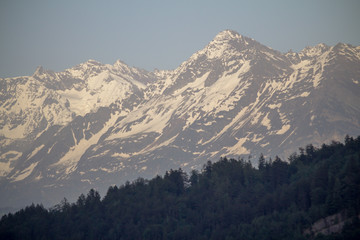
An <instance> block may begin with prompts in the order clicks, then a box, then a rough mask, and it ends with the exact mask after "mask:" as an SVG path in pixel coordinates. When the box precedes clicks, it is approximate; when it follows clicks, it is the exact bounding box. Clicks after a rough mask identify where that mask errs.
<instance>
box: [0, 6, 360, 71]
mask: <svg viewBox="0 0 360 240" xmlns="http://www.w3.org/2000/svg"><path fill="white" fill-rule="evenodd" d="M225 29H232V30H235V31H237V32H238V33H240V34H242V35H245V36H248V37H251V38H254V39H255V40H257V41H259V42H260V43H262V44H264V45H267V46H269V47H271V48H273V49H276V50H279V51H281V52H287V51H288V50H289V49H292V50H293V51H297V52H298V51H300V50H301V49H303V48H304V47H306V46H313V45H316V44H318V43H321V42H322V43H325V44H328V45H335V44H336V43H338V42H343V43H350V44H352V45H360V1H359V0H337V1H335V0H301V1H299V0H294V1H292V0H283V1H276V0H272V1H269V0H264V1H257V0H251V1H240V0H237V1H236V0H219V1H212V0H203V1H202V0H198V1H196V0H181V1H179V0H176V1H172V0H163V1H158V0H151V1H150V0H142V1H140V0H126V1H125V0H123V1H120V0H118V1H110V0H109V1H107V0H103V1H100V0H99V1H92V0H81V1H80V0H79V1H76V0H61V1H56V0H53V1H51V0H42V1H41V0H31V1H29V0H22V1H20V0H0V77H12V76H20V75H32V74H33V72H34V71H35V69H36V67H37V66H39V65H42V66H44V68H46V69H51V70H54V71H62V70H64V69H66V68H69V67H72V66H74V65H76V64H79V63H81V62H85V61H87V60H88V59H95V60H97V61H100V62H102V63H110V64H113V63H114V62H115V61H116V60H117V59H120V60H122V61H124V62H125V63H127V64H129V65H130V66H136V67H140V68H144V69H147V70H153V69H154V68H158V69H174V68H176V67H178V66H179V65H180V64H181V63H182V62H183V61H185V60H186V59H188V58H189V57H190V56H191V55H192V54H193V53H194V52H196V51H198V50H200V49H202V48H203V47H204V46H205V45H206V44H207V43H208V42H210V41H211V40H212V39H213V38H214V37H215V35H216V34H217V33H218V32H220V31H222V30H225Z"/></svg>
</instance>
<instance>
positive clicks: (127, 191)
mask: <svg viewBox="0 0 360 240" xmlns="http://www.w3.org/2000/svg"><path fill="white" fill-rule="evenodd" d="M339 212H342V213H345V214H346V215H347V217H348V219H351V221H349V223H347V224H346V225H345V227H344V228H343V231H342V232H341V233H337V234H333V235H330V236H324V235H317V236H309V235H305V234H304V230H305V229H306V228H309V227H310V226H311V225H312V224H313V223H314V222H316V221H317V220H319V219H321V218H324V217H326V216H329V215H332V214H335V213H339ZM359 213H360V137H357V138H356V139H353V138H351V137H346V138H345V143H344V144H343V143H339V142H332V143H331V144H330V145H322V147H321V148H315V147H313V146H312V145H308V146H306V147H305V148H304V149H302V148H301V149H300V152H299V153H294V154H292V155H291V156H290V157H289V159H288V161H282V160H281V159H280V158H278V157H275V159H274V160H271V159H268V160H266V159H265V158H264V157H263V156H262V155H261V156H260V158H259V165H258V166H256V167H254V166H252V164H251V163H250V162H249V161H247V160H244V159H238V160H236V159H227V158H222V159H220V160H219V161H218V162H215V163H211V162H208V163H207V164H206V165H204V167H203V169H202V170H201V171H196V170H194V171H192V172H191V173H189V174H187V173H185V172H184V171H182V170H181V169H178V170H170V171H168V172H167V173H166V174H165V175H164V176H163V177H160V176H157V177H155V178H153V179H151V180H145V179H142V178H139V179H138V180H136V181H134V182H132V183H129V182H127V183H126V184H124V185H122V186H120V187H117V186H112V187H110V188H109V189H108V192H107V194H106V196H105V197H104V198H103V199H101V197H100V195H99V193H98V192H97V191H95V190H91V191H90V192H89V193H88V194H87V195H86V196H85V195H81V196H80V197H79V199H78V200H77V202H76V203H69V202H67V201H66V199H64V201H62V202H61V203H60V204H59V205H57V206H55V207H53V208H51V209H45V208H44V207H42V206H41V205H32V206H29V207H26V208H25V209H22V210H20V211H18V212H17V213H15V214H8V215H5V216H3V217H2V219H1V221H0V239H227V240H230V239H250V240H251V239H264V240H265V239H277V240H279V239H298V240H300V239H310V238H311V239H314V238H315V239H334V240H335V239H336V240H340V239H360V222H359V220H358V217H357V216H358V215H359Z"/></svg>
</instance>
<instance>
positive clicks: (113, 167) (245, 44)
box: [0, 30, 360, 207]
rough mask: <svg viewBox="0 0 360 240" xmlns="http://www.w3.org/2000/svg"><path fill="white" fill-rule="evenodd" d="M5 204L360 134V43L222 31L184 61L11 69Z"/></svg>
mask: <svg viewBox="0 0 360 240" xmlns="http://www.w3.org/2000/svg"><path fill="white" fill-rule="evenodd" d="M0 91H1V92H0V142H1V145H0V192H1V193H2V194H1V196H0V207H22V206H24V205H25V204H29V203H31V202H43V203H44V204H45V205H46V206H50V205H53V204H55V203H58V202H59V201H60V200H61V199H62V198H63V197H66V198H68V199H69V200H70V201H74V200H75V198H76V197H77V196H79V194H80V193H84V192H87V191H88V190H89V189H90V188H96V189H98V190H99V191H100V192H102V193H105V191H106V190H107V188H108V187H109V186H110V185H113V184H117V185H119V184H123V183H125V181H127V180H129V181H132V180H134V179H136V178H137V177H145V178H150V177H153V176H155V175H156V174H164V172H165V171H166V170H169V169H170V168H173V169H177V168H179V167H181V168H182V169H184V170H186V171H190V170H191V169H194V168H195V169H199V168H201V167H202V166H203V164H204V163H205V162H206V161H208V160H212V161H216V160H218V159H219V158H220V157H221V156H229V157H237V156H244V157H246V158H249V159H250V160H251V161H252V162H254V163H255V164H256V163H257V158H258V156H259V155H260V153H263V154H264V155H265V157H275V155H279V156H280V157H281V158H283V159H286V157H288V156H289V155H290V154H291V153H293V152H295V151H296V150H297V149H298V147H300V146H304V145H305V144H309V143H312V144H314V145H315V146H316V145H318V144H321V143H324V142H328V141H330V140H342V139H343V138H344V136H345V135H346V134H349V135H352V136H356V135H359V134H360V105H359V103H360V47H354V46H351V45H348V44H342V43H339V44H337V45H336V46H326V45H324V44H319V45H317V46H315V47H307V48H305V49H304V50H302V51H301V52H299V53H294V52H288V53H286V54H283V53H280V52H278V51H275V50H273V49H271V48H268V47H266V46H264V45H262V44H260V43H258V42H256V41H255V40H253V39H251V38H248V37H244V36H241V35H239V34H238V33H236V32H233V31H229V30H226V31H223V32H221V33H219V34H218V35H217V36H216V37H215V38H214V39H213V40H212V41H211V42H210V43H209V44H208V45H207V46H206V47H205V48H204V49H202V50H200V51H198V52H197V53H195V54H193V55H192V56H191V57H190V58H189V59H188V60H187V61H185V62H184V63H183V64H181V65H180V66H179V67H178V68H177V69H175V70H171V71H154V72H147V71H144V70H140V69H137V68H132V67H129V66H127V65H126V64H124V63H122V62H121V61H117V62H116V63H115V64H114V65H104V64H101V63H99V62H96V61H94V60H89V61H88V62H86V63H83V64H80V65H78V66H75V67H73V68H71V69H67V70H65V71H63V72H59V73H55V72H52V71H47V70H44V69H43V68H42V67H39V68H38V69H37V70H36V72H35V73H34V75H33V76H26V77H17V78H6V79H0Z"/></svg>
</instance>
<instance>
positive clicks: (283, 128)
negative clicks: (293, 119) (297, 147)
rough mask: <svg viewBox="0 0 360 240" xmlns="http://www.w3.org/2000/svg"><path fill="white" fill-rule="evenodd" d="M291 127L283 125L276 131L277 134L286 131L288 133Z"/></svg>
mask: <svg viewBox="0 0 360 240" xmlns="http://www.w3.org/2000/svg"><path fill="white" fill-rule="evenodd" d="M289 129H290V125H289V124H287V125H283V126H282V128H281V129H280V130H279V131H277V132H276V134H277V135H282V134H284V133H286V132H287V131H288V130H289Z"/></svg>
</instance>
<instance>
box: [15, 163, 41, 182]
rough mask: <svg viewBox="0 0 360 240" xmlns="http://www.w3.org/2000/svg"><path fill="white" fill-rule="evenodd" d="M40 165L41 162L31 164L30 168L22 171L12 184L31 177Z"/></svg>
mask: <svg viewBox="0 0 360 240" xmlns="http://www.w3.org/2000/svg"><path fill="white" fill-rule="evenodd" d="M38 163H39V162H35V163H32V164H30V166H29V167H27V168H26V169H24V170H23V171H21V172H20V173H19V174H17V176H16V177H14V178H13V180H12V182H18V181H21V180H24V179H25V178H27V177H28V176H30V174H31V173H32V172H33V170H34V168H35V167H36V166H37V165H38Z"/></svg>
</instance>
